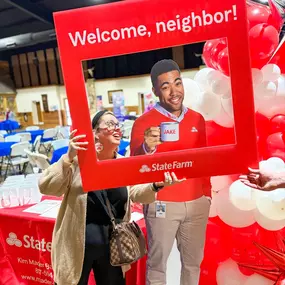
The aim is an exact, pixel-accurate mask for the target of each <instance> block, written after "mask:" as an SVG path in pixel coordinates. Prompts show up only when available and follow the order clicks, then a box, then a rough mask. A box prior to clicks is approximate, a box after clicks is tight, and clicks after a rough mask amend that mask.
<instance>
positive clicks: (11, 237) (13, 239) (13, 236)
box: [6, 233, 23, 247]
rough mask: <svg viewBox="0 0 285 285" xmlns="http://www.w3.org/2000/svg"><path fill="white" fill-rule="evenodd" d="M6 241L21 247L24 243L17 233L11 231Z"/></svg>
mask: <svg viewBox="0 0 285 285" xmlns="http://www.w3.org/2000/svg"><path fill="white" fill-rule="evenodd" d="M6 242H7V243H8V244H9V245H15V246H17V247H21V246H22V245H23V244H22V242H21V241H20V240H19V239H18V238H17V235H16V234H14V233H9V237H8V238H7V239H6Z"/></svg>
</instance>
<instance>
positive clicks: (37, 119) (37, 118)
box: [32, 101, 43, 125]
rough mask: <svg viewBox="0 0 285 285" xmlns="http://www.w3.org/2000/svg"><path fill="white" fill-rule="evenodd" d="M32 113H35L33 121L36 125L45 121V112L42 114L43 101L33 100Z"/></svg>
mask: <svg viewBox="0 0 285 285" xmlns="http://www.w3.org/2000/svg"><path fill="white" fill-rule="evenodd" d="M32 115H33V123H34V124H35V125H37V124H40V123H42V122H43V114H42V110H41V103H40V102H39V101H33V105H32Z"/></svg>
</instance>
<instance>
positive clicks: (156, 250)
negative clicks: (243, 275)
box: [144, 196, 210, 285]
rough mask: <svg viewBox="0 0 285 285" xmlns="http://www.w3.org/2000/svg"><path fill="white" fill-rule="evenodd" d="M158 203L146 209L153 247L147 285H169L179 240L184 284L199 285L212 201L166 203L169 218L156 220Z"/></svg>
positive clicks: (148, 230)
mask: <svg viewBox="0 0 285 285" xmlns="http://www.w3.org/2000/svg"><path fill="white" fill-rule="evenodd" d="M156 203H159V202H156ZM156 203H152V204H150V205H146V206H144V215H145V219H146V227H147V234H148V246H149V252H148V260H147V278H146V279H147V281H146V285H166V265H167V260H168V257H169V255H170V252H171V250H172V246H173V243H174V240H175V238H176V239H177V245H178V250H179V251H180V256H181V264H182V268H181V278H180V285H198V284H199V277H200V264H201V262H202V260H203V257H204V244H205V232H206V226H207V221H208V216H209V210H210V201H209V200H208V199H207V198H206V197H205V196H203V197H201V198H199V199H197V200H194V201H189V202H162V203H165V204H166V215H165V218H158V217H156V215H155V213H156V210H155V204H156ZM169 270H171V269H169ZM167 285H177V284H167Z"/></svg>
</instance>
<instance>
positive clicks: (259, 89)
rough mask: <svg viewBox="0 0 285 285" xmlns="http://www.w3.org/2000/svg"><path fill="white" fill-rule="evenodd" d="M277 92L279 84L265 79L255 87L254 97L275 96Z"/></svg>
mask: <svg viewBox="0 0 285 285" xmlns="http://www.w3.org/2000/svg"><path fill="white" fill-rule="evenodd" d="M276 92H277V86H276V84H275V83H274V82H271V81H264V82H262V83H260V84H258V85H256V86H255V87H254V97H255V98H257V99H260V98H263V97H271V96H275V95H276Z"/></svg>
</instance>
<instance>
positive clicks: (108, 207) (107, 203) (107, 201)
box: [103, 192, 116, 228]
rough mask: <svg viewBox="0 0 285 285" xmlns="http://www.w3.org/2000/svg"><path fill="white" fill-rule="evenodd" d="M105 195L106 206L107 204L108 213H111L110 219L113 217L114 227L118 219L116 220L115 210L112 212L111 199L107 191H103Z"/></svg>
mask: <svg viewBox="0 0 285 285" xmlns="http://www.w3.org/2000/svg"><path fill="white" fill-rule="evenodd" d="M103 197H104V198H105V201H106V206H107V210H108V214H109V216H110V219H111V223H112V225H113V227H114V228H115V226H116V220H115V217H114V215H113V212H112V207H111V203H110V200H109V199H108V196H107V194H106V193H105V192H103Z"/></svg>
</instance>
